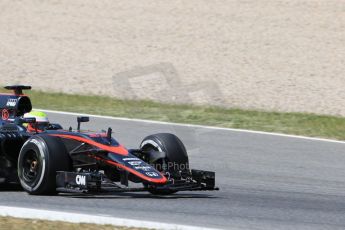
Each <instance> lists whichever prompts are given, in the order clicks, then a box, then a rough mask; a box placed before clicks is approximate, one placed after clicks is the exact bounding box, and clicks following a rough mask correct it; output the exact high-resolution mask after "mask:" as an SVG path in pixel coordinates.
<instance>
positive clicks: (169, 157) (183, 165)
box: [140, 133, 189, 195]
mask: <svg viewBox="0 0 345 230" xmlns="http://www.w3.org/2000/svg"><path fill="white" fill-rule="evenodd" d="M140 149H141V150H142V151H143V152H147V153H149V152H150V151H156V152H164V153H165V157H164V158H158V159H150V157H151V155H150V154H148V155H147V157H148V158H149V159H147V161H148V163H150V164H153V165H154V166H155V168H156V169H157V170H158V171H161V172H163V173H165V172H168V173H169V174H170V175H174V174H176V173H178V172H179V171H183V170H188V169H189V161H188V154H187V151H186V148H185V146H184V144H183V143H182V141H181V140H180V139H179V138H178V137H177V136H176V135H174V134H171V133H158V134H153V135H150V136H147V137H145V138H144V140H143V141H142V142H141V144H140ZM151 158H152V157H151ZM149 192H150V193H152V194H155V195H168V194H172V193H175V192H176V191H173V190H169V189H155V188H154V187H153V188H151V189H149Z"/></svg>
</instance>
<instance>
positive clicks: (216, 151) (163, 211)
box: [0, 114, 345, 229]
mask: <svg viewBox="0 0 345 230" xmlns="http://www.w3.org/2000/svg"><path fill="white" fill-rule="evenodd" d="M49 116H50V119H51V120H53V121H57V122H60V123H61V124H63V125H64V126H65V127H66V128H67V127H69V126H70V125H71V126H73V127H76V119H75V116H72V115H59V114H49ZM82 126H83V128H86V129H91V130H101V129H107V127H108V126H111V127H112V128H113V131H114V136H115V137H116V138H117V139H118V140H119V141H120V142H121V143H123V144H124V145H126V146H127V147H129V148H135V147H138V145H139V143H140V141H141V140H142V139H143V138H144V137H145V136H146V135H149V134H152V133H158V132H172V133H175V134H176V135H178V136H179V137H180V138H181V139H182V140H183V142H184V143H185V145H186V147H187V150H188V152H189V157H190V165H191V167H192V168H196V169H204V170H212V171H216V183H217V185H218V186H219V187H220V191H214V192H181V193H178V194H176V195H173V196H167V197H156V196H152V195H150V194H147V193H123V194H111V195H100V196H77V195H60V196H55V197H48V196H29V195H27V194H26V193H24V192H22V191H1V192H0V205H10V206H16V207H30V208H39V209H47V210H59V211H69V212H78V213H91V214H95V215H106V216H114V217H121V218H130V219H138V220H148V221H157V222H165V223H176V224H184V225H193V226H203V227H214V228H222V229H230V228H243V229H345V144H342V143H330V142H324V141H316V140H308V139H299V138H292V137H281V136H274V135H262V134H255V133H246V132H234V131H229V130H212V129H206V128H199V127H182V126H174V125H164V124H150V123H142V122H135V121H121V120H120V121H119V120H110V119H104V118H91V120H90V122H89V123H87V124H83V125H82Z"/></svg>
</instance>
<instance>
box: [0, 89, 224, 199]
mask: <svg viewBox="0 0 345 230" xmlns="http://www.w3.org/2000/svg"><path fill="white" fill-rule="evenodd" d="M5 88H6V89H8V90H14V93H13V94H0V110H1V119H0V183H2V184H10V183H20V185H21V186H22V187H23V189H24V190H25V191H27V192H28V193H29V194H55V193H58V192H63V193H66V192H77V193H102V192H129V191H131V192H133V191H149V192H150V193H152V194H158V195H166V194H172V193H175V192H178V191H195V190H217V189H218V188H217V187H215V173H214V172H208V171H201V170H190V169H189V165H188V156H187V152H186V149H185V147H184V145H183V143H182V142H181V140H180V139H179V138H178V137H176V136H175V135H173V134H170V133H159V134H154V135H150V136H148V137H146V138H144V139H143V141H142V142H141V144H140V148H139V149H126V148H125V147H124V146H122V145H121V144H119V143H118V142H117V141H116V140H115V139H114V138H113V137H112V130H111V128H108V130H107V131H103V132H100V133H90V132H82V131H80V125H81V123H82V122H87V121H89V118H88V117H78V119H77V122H78V128H77V130H72V128H69V130H62V129H61V128H62V127H61V126H60V125H57V124H51V125H49V126H47V127H46V128H45V130H36V131H34V132H29V131H28V130H27V129H26V127H25V126H24V124H28V123H29V124H35V122H36V119H35V118H30V117H24V114H27V113H29V112H30V111H31V110H32V105H31V101H30V98H29V97H28V96H26V95H24V94H23V92H22V90H28V89H31V87H30V86H22V85H15V86H7V87H5ZM129 184H130V185H131V186H129ZM138 184H139V185H141V186H137V185H138Z"/></svg>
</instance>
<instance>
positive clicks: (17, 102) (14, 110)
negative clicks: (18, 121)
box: [0, 85, 32, 121]
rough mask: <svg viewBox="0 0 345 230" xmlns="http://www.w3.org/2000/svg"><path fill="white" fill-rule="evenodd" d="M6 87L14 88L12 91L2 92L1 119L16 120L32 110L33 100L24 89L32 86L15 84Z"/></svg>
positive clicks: (0, 101)
mask: <svg viewBox="0 0 345 230" xmlns="http://www.w3.org/2000/svg"><path fill="white" fill-rule="evenodd" d="M5 89H8V90H13V91H14V92H13V93H12V94H11V93H2V94H1V93H0V111H1V117H0V119H1V120H3V121H7V120H14V119H15V118H17V117H20V116H23V115H24V114H25V113H29V112H30V111H31V110H32V104H31V100H30V98H29V97H28V96H26V95H24V94H23V90H24V89H31V86H24V85H13V86H6V87H5Z"/></svg>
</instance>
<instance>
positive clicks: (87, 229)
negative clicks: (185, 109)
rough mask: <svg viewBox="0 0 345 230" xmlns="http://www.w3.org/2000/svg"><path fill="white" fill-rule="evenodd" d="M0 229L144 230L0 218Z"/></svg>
mask: <svg viewBox="0 0 345 230" xmlns="http://www.w3.org/2000/svg"><path fill="white" fill-rule="evenodd" d="M0 229H6V230H22V229H25V230H42V229H49V230H61V229H69V230H144V228H126V227H115V226H112V225H96V224H73V223H66V222H60V221H43V220H29V219H21V218H13V217H0Z"/></svg>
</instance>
